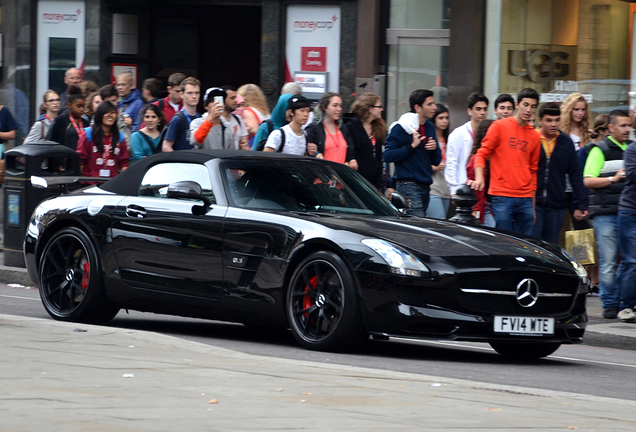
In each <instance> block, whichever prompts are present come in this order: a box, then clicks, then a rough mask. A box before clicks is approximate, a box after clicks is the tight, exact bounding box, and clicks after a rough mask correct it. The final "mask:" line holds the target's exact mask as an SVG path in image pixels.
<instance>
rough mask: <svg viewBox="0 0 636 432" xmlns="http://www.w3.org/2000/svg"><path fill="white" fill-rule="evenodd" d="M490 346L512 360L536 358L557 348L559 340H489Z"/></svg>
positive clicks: (546, 354)
mask: <svg viewBox="0 0 636 432" xmlns="http://www.w3.org/2000/svg"><path fill="white" fill-rule="evenodd" d="M490 346H491V347H492V348H493V349H494V350H495V351H497V352H498V353H499V354H501V355H502V356H504V357H507V358H510V359H514V360H536V359H539V358H542V357H547V356H549V355H550V354H552V353H554V352H555V351H556V350H558V349H559V347H560V346H561V344H560V343H559V342H543V343H532V342H525V343H524V342H490Z"/></svg>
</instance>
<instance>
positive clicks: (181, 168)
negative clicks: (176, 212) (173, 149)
mask: <svg viewBox="0 0 636 432" xmlns="http://www.w3.org/2000/svg"><path fill="white" fill-rule="evenodd" d="M186 180H187V181H195V182H197V183H199V184H200V185H201V189H203V195H204V196H206V197H207V198H208V199H209V200H210V201H212V202H216V200H215V199H214V194H213V193H212V182H211V181H210V173H209V171H208V168H207V167H206V166H205V165H202V164H194V163H182V162H172V163H162V164H158V165H154V166H152V167H150V169H149V170H148V171H146V174H145V175H144V178H143V180H142V181H141V186H140V187H139V192H138V195H139V196H146V197H155V198H167V195H168V185H170V183H174V182H179V181H186Z"/></svg>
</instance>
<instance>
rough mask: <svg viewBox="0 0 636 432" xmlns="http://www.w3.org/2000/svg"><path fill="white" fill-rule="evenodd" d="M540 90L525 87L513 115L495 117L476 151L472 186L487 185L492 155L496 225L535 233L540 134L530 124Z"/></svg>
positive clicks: (492, 188) (479, 188) (491, 181)
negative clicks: (487, 161)
mask: <svg viewBox="0 0 636 432" xmlns="http://www.w3.org/2000/svg"><path fill="white" fill-rule="evenodd" d="M538 103H539V94H538V93H537V92H536V91H535V90H534V89H531V88H525V89H523V90H521V92H519V94H518V95H517V113H516V114H515V115H514V117H508V118H505V119H501V120H497V121H495V122H494V123H493V124H492V126H490V128H489V129H488V132H487V133H486V136H485V137H484V139H483V140H482V142H481V147H480V148H479V150H478V151H477V154H476V155H475V180H474V181H472V182H470V185H471V187H472V188H473V189H477V190H483V189H484V184H485V181H484V167H485V166H486V160H487V159H488V158H490V187H489V189H488V193H489V194H490V195H491V197H492V200H491V208H492V211H493V213H494V216H495V222H496V226H497V228H501V229H505V230H508V231H516V232H520V233H523V234H532V226H533V225H534V204H535V192H536V189H537V169H538V168H539V157H540V155H541V137H540V136H539V134H538V133H537V131H535V130H534V128H533V127H532V126H531V125H530V124H529V122H530V119H531V118H532V116H533V114H534V113H535V111H536V109H537V105H538Z"/></svg>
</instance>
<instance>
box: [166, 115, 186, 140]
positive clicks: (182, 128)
mask: <svg viewBox="0 0 636 432" xmlns="http://www.w3.org/2000/svg"><path fill="white" fill-rule="evenodd" d="M174 116H175V117H177V116H178V117H179V118H180V119H181V133H180V134H179V136H178V137H177V139H176V140H175V142H176V141H178V140H179V139H180V138H181V135H182V134H186V138H188V132H189V131H190V122H189V121H188V119H187V118H186V116H185V114H184V113H183V111H179V112H178V113H176V114H175V115H174ZM164 129H168V127H167V126H166V127H165V128H164ZM187 141H188V144H189V140H187Z"/></svg>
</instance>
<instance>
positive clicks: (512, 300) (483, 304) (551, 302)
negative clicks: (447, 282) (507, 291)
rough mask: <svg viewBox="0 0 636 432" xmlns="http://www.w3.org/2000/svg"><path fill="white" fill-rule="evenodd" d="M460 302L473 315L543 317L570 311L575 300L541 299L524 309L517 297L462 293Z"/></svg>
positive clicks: (563, 298) (568, 298) (564, 298)
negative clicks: (527, 315) (528, 315)
mask: <svg viewBox="0 0 636 432" xmlns="http://www.w3.org/2000/svg"><path fill="white" fill-rule="evenodd" d="M459 301H460V304H461V305H462V307H463V308H465V309H467V310H470V311H471V312H472V313H491V314H522V315H526V314H531V315H543V314H555V313H559V312H565V311H567V310H569V309H570V306H571V305H572V301H573V298H572V297H557V298H551V297H539V299H538V300H537V302H536V303H535V304H534V305H533V306H530V307H522V306H521V305H520V304H519V303H517V298H516V297H515V296H504V295H496V294H473V293H461V294H460V296H459Z"/></svg>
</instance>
